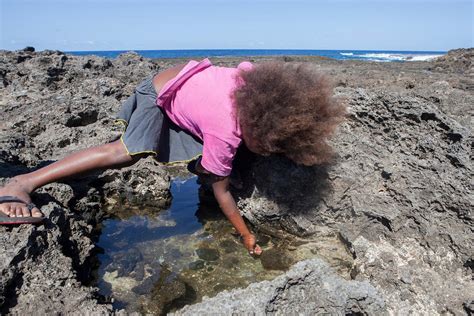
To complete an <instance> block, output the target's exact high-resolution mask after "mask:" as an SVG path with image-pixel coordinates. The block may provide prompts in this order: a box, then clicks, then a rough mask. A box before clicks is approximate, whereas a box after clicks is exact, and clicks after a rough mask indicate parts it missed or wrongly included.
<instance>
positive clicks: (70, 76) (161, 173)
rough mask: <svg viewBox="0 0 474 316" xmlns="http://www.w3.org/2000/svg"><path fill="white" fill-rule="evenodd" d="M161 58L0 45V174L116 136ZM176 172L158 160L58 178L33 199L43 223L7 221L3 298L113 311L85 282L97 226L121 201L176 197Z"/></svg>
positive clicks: (158, 202)
mask: <svg viewBox="0 0 474 316" xmlns="http://www.w3.org/2000/svg"><path fill="white" fill-rule="evenodd" d="M158 68H159V65H158V64H157V63H154V62H152V61H150V60H146V59H143V58H141V57H140V56H138V55H136V54H133V53H128V54H124V55H122V56H121V57H120V58H117V59H115V60H113V61H110V60H107V59H104V58H98V57H94V56H88V57H74V56H69V55H65V54H64V53H61V52H56V51H44V52H40V53H34V52H32V51H31V50H30V51H20V52H6V51H3V52H1V53H0V79H1V80H0V86H1V88H0V95H1V99H0V100H1V103H0V113H1V120H0V181H1V183H3V182H5V181H6V179H7V178H9V177H12V176H14V175H16V174H19V173H24V172H28V171H31V170H33V169H34V168H36V167H40V166H43V165H45V164H48V163H50V162H52V161H55V160H57V159H59V158H61V157H64V156H65V155H67V154H68V153H71V152H73V151H76V150H79V149H83V148H86V147H89V146H93V145H99V144H102V143H105V142H108V141H111V140H114V139H116V138H117V137H118V136H119V134H120V133H119V132H120V128H119V127H118V126H117V127H114V125H113V124H112V123H113V118H114V114H115V113H116V112H117V111H118V108H119V106H120V103H121V101H123V100H124V99H125V98H126V97H128V95H130V94H131V93H132V91H133V88H134V87H135V86H136V84H137V83H138V82H139V81H140V80H142V79H143V78H144V77H145V76H146V75H148V74H149V73H151V72H152V71H155V70H157V69H158ZM169 198H170V195H169V176H168V174H167V172H166V171H165V170H164V169H163V168H162V167H161V166H159V165H158V163H157V162H156V161H154V160H153V159H151V158H147V159H146V160H142V161H140V162H139V163H138V164H137V165H135V166H133V167H128V168H124V169H122V170H108V171H105V172H102V173H100V172H98V173H96V174H93V175H90V176H88V177H86V178H81V179H77V180H74V181H72V180H71V181H68V182H67V184H65V183H62V184H51V185H48V186H46V187H44V188H43V189H41V190H39V191H38V192H37V193H35V194H34V196H33V200H34V201H35V202H36V204H37V205H38V206H40V207H41V208H42V210H43V212H44V213H45V214H46V216H47V217H48V220H47V222H46V224H45V225H43V226H37V227H35V226H28V225H23V226H19V227H6V226H0V238H1V246H0V247H2V250H1V251H0V262H2V266H1V270H0V273H1V274H0V275H1V277H0V306H1V312H2V314H3V313H7V312H9V313H12V314H23V315H26V314H31V313H32V312H34V313H35V314H51V313H58V312H61V313H71V312H77V313H80V314H87V313H91V312H92V313H108V312H111V311H112V308H111V305H109V304H99V301H100V300H101V298H100V296H99V295H97V289H95V288H92V287H88V286H85V285H86V284H87V283H88V282H89V281H90V278H91V275H90V271H91V269H92V268H93V267H94V254H95V246H94V242H95V240H96V238H97V233H98V231H97V229H96V226H97V224H98V223H99V222H100V220H101V219H102V218H103V217H104V216H105V213H104V212H103V210H104V209H106V206H107V208H108V209H111V211H112V212H113V209H114V206H115V205H117V204H120V203H133V204H134V205H140V204H141V205H143V204H145V205H146V204H153V205H155V206H157V207H165V206H166V205H167V204H168V202H169Z"/></svg>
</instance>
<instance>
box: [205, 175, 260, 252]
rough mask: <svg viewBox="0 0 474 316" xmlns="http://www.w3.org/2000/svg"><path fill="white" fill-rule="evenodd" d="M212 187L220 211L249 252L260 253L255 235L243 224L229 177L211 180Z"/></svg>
mask: <svg viewBox="0 0 474 316" xmlns="http://www.w3.org/2000/svg"><path fill="white" fill-rule="evenodd" d="M212 189H213V191H214V196H215V197H216V200H217V202H218V203H219V206H220V207H221V209H222V212H223V213H224V214H225V216H226V217H227V218H228V219H229V221H230V222H231V223H232V225H234V227H235V229H236V230H237V231H238V232H239V233H240V235H241V236H242V238H243V242H244V245H245V248H247V249H248V251H249V252H250V254H257V255H260V254H261V253H262V249H261V248H260V246H259V245H257V244H256V238H255V236H254V235H253V234H252V233H251V232H250V231H249V229H248V228H247V225H245V222H244V220H243V218H242V216H241V215H240V212H239V209H238V208H237V204H236V203H235V200H234V197H233V196H232V194H231V193H230V191H229V177H221V178H220V179H219V180H217V181H215V182H213V184H212Z"/></svg>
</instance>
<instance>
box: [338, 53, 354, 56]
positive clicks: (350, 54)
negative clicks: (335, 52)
mask: <svg viewBox="0 0 474 316" xmlns="http://www.w3.org/2000/svg"><path fill="white" fill-rule="evenodd" d="M339 54H341V55H342V56H352V55H354V53H339Z"/></svg>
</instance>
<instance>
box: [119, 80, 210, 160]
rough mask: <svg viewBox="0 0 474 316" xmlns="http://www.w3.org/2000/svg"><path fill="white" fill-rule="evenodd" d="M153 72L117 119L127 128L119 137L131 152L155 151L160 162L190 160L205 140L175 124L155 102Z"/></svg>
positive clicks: (130, 98) (194, 156)
mask: <svg viewBox="0 0 474 316" xmlns="http://www.w3.org/2000/svg"><path fill="white" fill-rule="evenodd" d="M154 75H156V73H155V74H151V75H150V76H148V77H147V78H146V79H145V80H143V81H142V82H140V83H139V84H138V86H137V87H136V88H135V92H134V93H133V94H132V95H131V96H130V97H129V98H128V99H127V100H126V101H125V102H124V103H123V105H122V108H121V109H120V112H119V114H118V115H117V119H116V120H115V121H116V122H118V123H121V124H123V125H124V127H125V131H124V132H123V134H122V136H121V137H120V140H121V141H122V142H123V144H124V145H125V148H126V149H127V152H128V154H129V155H137V154H146V153H150V154H154V155H155V156H156V157H155V158H156V159H157V160H158V161H161V162H178V161H189V160H192V159H194V158H196V157H197V156H199V155H201V153H202V143H201V141H200V140H199V139H198V138H195V137H194V136H193V135H191V134H190V133H188V132H186V131H184V130H182V129H181V128H180V127H178V126H177V125H176V124H174V123H173V122H172V121H171V120H170V119H169V118H168V117H167V116H166V114H165V113H164V111H163V110H162V109H161V108H160V107H159V106H157V105H156V103H155V102H156V97H157V95H156V91H155V89H154V87H153V77H154Z"/></svg>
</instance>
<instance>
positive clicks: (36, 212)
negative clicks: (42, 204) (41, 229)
mask: <svg viewBox="0 0 474 316" xmlns="http://www.w3.org/2000/svg"><path fill="white" fill-rule="evenodd" d="M31 216H33V217H42V216H43V213H41V211H40V210H39V209H38V208H37V207H35V208H33V209H32V210H31Z"/></svg>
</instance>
